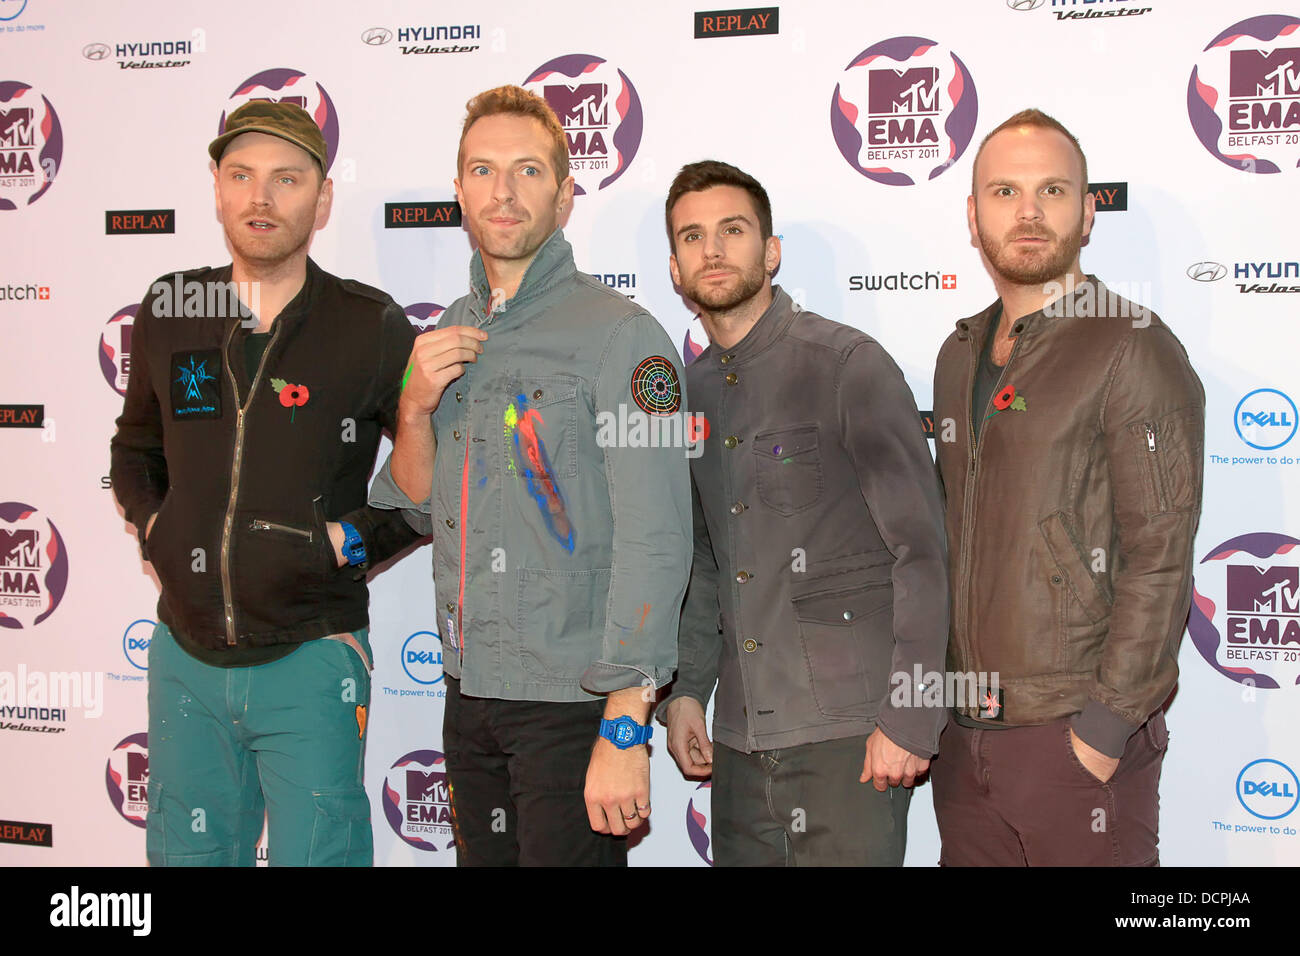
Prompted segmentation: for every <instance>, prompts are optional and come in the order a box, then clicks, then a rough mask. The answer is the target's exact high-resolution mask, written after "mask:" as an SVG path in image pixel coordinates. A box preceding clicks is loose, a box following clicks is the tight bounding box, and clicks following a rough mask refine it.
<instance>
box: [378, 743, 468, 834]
mask: <svg viewBox="0 0 1300 956" xmlns="http://www.w3.org/2000/svg"><path fill="white" fill-rule="evenodd" d="M446 763H447V760H446V758H445V757H444V756H443V755H442V754H440V753H439V752H438V751H436V750H416V751H413V752H411V753H409V754H407V755H406V756H404V757H398V758H397V760H396V761H395V762H394V763H393V765H392V767H390V768H389V770H388V776H387V777H386V778H385V779H384V799H383V803H384V817H385V818H386V819H387V820H388V825H389V826H391V827H392V828H393V832H394V833H396V834H397V835H398V836H399V837H401V838H402V839H403V840H404V841H405V842H406V843H409V844H410V845H411V846H413V847H415V848H416V849H419V850H433V851H437V850H439V849H444V850H450V849H451V848H452V847H454V846H455V845H456V840H455V838H454V836H453V835H452V831H451V789H450V787H449V785H448V783H447V768H446Z"/></svg>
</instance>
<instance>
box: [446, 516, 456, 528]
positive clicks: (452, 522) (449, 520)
mask: <svg viewBox="0 0 1300 956" xmlns="http://www.w3.org/2000/svg"><path fill="white" fill-rule="evenodd" d="M447 527H448V528H454V527H456V522H455V521H453V520H452V519H451V518H448V519H447Z"/></svg>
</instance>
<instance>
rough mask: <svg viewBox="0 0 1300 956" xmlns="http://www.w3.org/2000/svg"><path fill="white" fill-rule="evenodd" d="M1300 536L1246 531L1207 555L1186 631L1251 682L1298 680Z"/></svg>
mask: <svg viewBox="0 0 1300 956" xmlns="http://www.w3.org/2000/svg"><path fill="white" fill-rule="evenodd" d="M1297 545H1300V540H1297V539H1296V538H1292V537H1289V536H1288V535H1284V534H1274V533H1272V532H1257V533H1254V534H1243V535H1239V536H1237V537H1235V538H1232V539H1231V540H1229V541H1225V542H1224V543H1223V544H1221V545H1219V546H1218V547H1217V548H1215V549H1214V550H1213V551H1211V552H1210V553H1209V554H1207V555H1206V556H1205V557H1204V558H1202V559H1201V564H1202V565H1208V566H1207V567H1205V568H1204V570H1202V571H1201V572H1200V573H1198V574H1197V575H1196V581H1195V585H1194V588H1193V590H1192V610H1191V614H1190V616H1189V617H1188V620H1187V634H1188V636H1189V637H1191V639H1192V644H1193V645H1195V647H1196V649H1197V651H1199V652H1200V654H1201V656H1202V657H1203V658H1205V661H1206V663H1208V664H1209V665H1210V666H1211V667H1213V668H1214V669H1215V670H1216V671H1218V672H1219V673H1220V674H1222V675H1224V676H1225V677H1228V678H1230V679H1232V680H1235V681H1237V682H1238V683H1241V684H1246V685H1248V686H1251V687H1260V688H1266V689H1274V688H1277V687H1282V686H1286V687H1294V686H1295V685H1296V684H1300V561H1298V560H1297V559H1298V558H1300V554H1297V553H1296V552H1295V548H1296V546H1297Z"/></svg>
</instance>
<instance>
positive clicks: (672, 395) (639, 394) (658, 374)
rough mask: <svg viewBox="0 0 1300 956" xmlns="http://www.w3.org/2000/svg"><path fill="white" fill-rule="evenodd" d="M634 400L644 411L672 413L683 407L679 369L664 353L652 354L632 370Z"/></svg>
mask: <svg viewBox="0 0 1300 956" xmlns="http://www.w3.org/2000/svg"><path fill="white" fill-rule="evenodd" d="M632 400H633V401H635V402H636V403H637V405H638V406H639V407H640V408H641V410H642V411H643V412H648V413H649V414H651V415H671V414H673V413H674V412H676V411H677V409H679V408H681V407H682V386H681V382H679V381H678V379H677V369H675V368H673V363H672V362H670V361H669V360H668V359H666V358H664V357H663V356H662V355H652V356H650V357H649V358H648V359H645V360H643V361H642V362H641V364H640V365H638V366H637V367H636V369H635V371H633V372H632Z"/></svg>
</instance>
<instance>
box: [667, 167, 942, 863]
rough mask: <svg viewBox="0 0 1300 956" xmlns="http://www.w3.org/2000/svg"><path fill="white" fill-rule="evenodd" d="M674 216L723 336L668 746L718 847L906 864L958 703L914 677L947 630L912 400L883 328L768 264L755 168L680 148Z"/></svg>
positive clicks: (764, 200)
mask: <svg viewBox="0 0 1300 956" xmlns="http://www.w3.org/2000/svg"><path fill="white" fill-rule="evenodd" d="M666 218H667V224H668V234H669V241H670V243H671V247H672V250H673V251H672V256H671V257H670V259H669V264H670V268H671V270H672V275H673V280H674V282H676V283H677V284H678V286H680V287H681V289H682V290H683V291H684V292H685V293H686V295H687V296H688V297H690V299H691V300H692V301H694V302H695V303H696V304H697V305H698V306H699V307H700V315H701V319H702V320H703V323H704V327H705V331H707V332H708V334H709V339H710V342H711V345H710V346H709V348H707V349H705V351H704V352H703V353H702V354H701V355H700V356H699V358H697V359H696V360H695V362H694V363H692V364H691V365H690V367H689V368H688V371H687V379H688V383H689V390H690V395H691V401H692V410H693V411H694V412H696V413H697V414H698V413H703V415H704V417H705V420H706V421H707V423H708V425H707V427H708V434H707V437H706V439H705V442H704V452H703V455H702V456H700V457H699V458H697V459H695V460H693V461H692V463H691V477H692V484H693V491H694V495H693V497H694V527H695V563H694V567H693V569H692V572H691V579H690V584H689V587H688V589H687V597H686V604H685V606H684V608H683V611H682V619H681V629H680V632H679V636H678V673H677V681H676V683H675V684H674V687H673V692H672V694H671V696H669V698H668V699H667V700H666V701H665V703H664V705H663V706H661V708H660V714H661V718H662V719H663V720H664V722H665V723H666V724H667V726H668V746H669V750H670V751H671V752H672V754H673V756H674V757H675V758H676V760H677V762H678V764H679V765H680V766H681V768H682V771H683V772H684V773H685V774H686V775H687V776H693V777H699V776H707V775H708V774H709V773H710V772H712V775H713V797H712V810H713V851H714V860H715V862H716V863H718V864H719V865H781V864H786V865H791V864H793V865H805V866H807V865H820V864H840V865H901V863H902V860H903V850H904V844H905V840H906V833H907V829H906V824H907V806H908V802H909V798H910V790H908V789H904V788H910V787H911V786H912V784H913V782H914V780H915V779H916V777H917V776H918V775H920V774H922V773H924V772H925V770H926V768H927V767H928V766H929V758H930V757H931V756H933V755H934V753H935V751H936V748H937V746H938V739H939V732H940V731H941V730H942V729H943V726H944V723H945V721H946V713H945V710H944V708H943V706H942V700H941V697H936V696H935V695H934V694H933V693H930V692H929V691H933V690H934V688H923V687H918V686H917V685H918V684H924V682H925V681H926V680H927V679H928V680H930V681H934V680H935V672H937V671H940V670H941V669H942V664H943V659H944V652H945V649H946V647H947V641H948V589H947V581H946V577H945V563H944V562H945V555H944V538H943V505H942V503H941V500H940V493H939V487H938V482H937V478H936V475H935V471H934V464H933V462H932V460H931V458H930V453H929V449H928V448H927V446H926V440H925V437H924V435H923V432H922V429H921V423H920V416H919V414H918V413H917V410H916V405H915V403H914V401H913V398H912V394H911V392H910V391H909V390H908V387H907V384H906V382H905V381H904V380H903V376H902V373H901V372H900V371H899V369H898V367H897V366H896V365H895V364H894V362H893V361H892V360H891V359H890V357H889V356H888V355H887V354H886V353H885V350H884V349H883V348H881V346H880V345H879V343H877V342H876V341H874V340H873V339H871V338H870V337H869V336H867V335H865V334H864V333H862V332H859V331H857V330H856V329H852V328H850V327H848V326H845V325H841V324H839V323H837V322H831V321H828V320H827V319H824V318H822V317H821V316H818V315H814V314H812V313H811V312H801V311H799V309H798V308H797V307H796V306H795V304H794V303H793V302H792V301H791V299H790V297H789V295H787V294H786V293H785V292H784V291H782V290H781V288H780V287H779V286H773V285H772V281H771V276H772V273H773V272H774V271H775V270H776V268H777V266H778V265H779V264H780V260H781V246H780V240H778V239H777V238H776V237H774V236H773V235H772V214H771V206H770V204H769V202H768V197H767V193H766V191H764V189H763V187H762V186H761V185H760V184H759V183H758V182H757V181H756V180H754V179H753V178H752V177H750V176H748V175H746V174H745V173H743V172H741V171H740V170H738V169H736V168H735V167H733V166H729V165H727V164H725V163H718V162H712V161H708V162H702V163H694V164H692V165H689V166H686V167H684V168H683V169H682V171H681V172H680V173H679V174H678V176H677V178H676V180H674V182H673V185H672V188H671V189H670V190H669V193H668V201H667V205H666ZM918 675H919V676H918ZM715 683H716V685H717V699H716V701H715V703H714V723H713V733H714V738H715V740H716V743H717V746H716V747H714V746H713V745H712V744H711V743H710V740H709V737H708V733H707V730H706V728H705V722H704V707H705V704H706V703H707V702H708V699H709V696H710V694H711V693H712V692H713V688H714V685H715ZM928 704H932V705H933V706H926V705H928ZM868 781H871V782H872V784H873V787H874V789H873V788H869V787H865V786H864V784H866V783H867V782H868Z"/></svg>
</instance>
